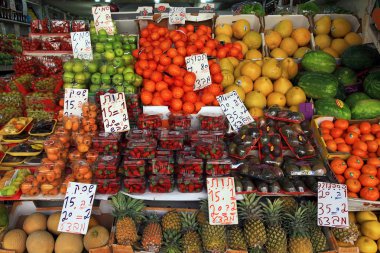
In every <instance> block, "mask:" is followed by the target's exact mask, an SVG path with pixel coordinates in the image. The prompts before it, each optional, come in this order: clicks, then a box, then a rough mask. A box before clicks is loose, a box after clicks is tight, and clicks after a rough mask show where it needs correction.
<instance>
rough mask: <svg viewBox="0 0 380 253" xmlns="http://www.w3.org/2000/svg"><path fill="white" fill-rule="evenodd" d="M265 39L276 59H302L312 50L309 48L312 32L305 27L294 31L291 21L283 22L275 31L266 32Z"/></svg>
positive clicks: (285, 20)
mask: <svg viewBox="0 0 380 253" xmlns="http://www.w3.org/2000/svg"><path fill="white" fill-rule="evenodd" d="M264 39H265V44H266V45H267V46H268V48H269V50H270V55H271V56H272V57H274V58H287V57H291V56H292V57H293V58H302V57H303V55H304V54H305V53H306V52H308V51H309V50H311V49H310V48H309V47H308V46H309V44H310V39H311V35H310V31H309V30H308V29H307V28H305V27H299V28H295V29H293V23H292V21H291V20H289V19H284V20H281V21H280V22H279V23H278V24H277V25H276V26H275V27H274V29H273V30H266V31H265V34H264Z"/></svg>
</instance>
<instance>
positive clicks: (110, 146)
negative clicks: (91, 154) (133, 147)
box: [92, 132, 121, 153]
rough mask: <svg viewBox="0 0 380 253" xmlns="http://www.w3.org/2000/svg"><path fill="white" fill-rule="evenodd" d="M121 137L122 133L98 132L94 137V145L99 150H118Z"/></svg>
mask: <svg viewBox="0 0 380 253" xmlns="http://www.w3.org/2000/svg"><path fill="white" fill-rule="evenodd" d="M120 138H121V134H120V133H104V132H103V133H98V134H97V135H96V136H95V137H94V138H93V139H92V147H93V149H94V150H96V151H99V152H102V153H103V152H118V151H119V146H118V142H119V140H120Z"/></svg>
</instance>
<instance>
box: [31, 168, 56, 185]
mask: <svg viewBox="0 0 380 253" xmlns="http://www.w3.org/2000/svg"><path fill="white" fill-rule="evenodd" d="M62 172H63V170H62V169H61V168H60V167H57V166H54V167H50V166H45V165H41V166H39V167H37V169H36V174H35V175H36V178H37V181H38V182H39V183H40V184H42V183H53V182H55V181H56V180H57V179H61V177H62Z"/></svg>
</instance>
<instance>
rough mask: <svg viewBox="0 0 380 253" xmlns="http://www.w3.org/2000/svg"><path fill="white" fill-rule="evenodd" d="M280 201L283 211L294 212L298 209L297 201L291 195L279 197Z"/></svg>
mask: <svg viewBox="0 0 380 253" xmlns="http://www.w3.org/2000/svg"><path fill="white" fill-rule="evenodd" d="M279 199H280V200H281V201H282V206H283V208H284V213H290V214H294V213H295V212H296V210H297V209H298V202H297V201H296V200H295V199H294V198H293V197H289V196H286V197H280V198H279Z"/></svg>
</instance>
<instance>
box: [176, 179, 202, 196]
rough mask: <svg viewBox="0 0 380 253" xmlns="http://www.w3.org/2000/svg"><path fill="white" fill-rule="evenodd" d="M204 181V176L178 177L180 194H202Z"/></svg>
mask: <svg viewBox="0 0 380 253" xmlns="http://www.w3.org/2000/svg"><path fill="white" fill-rule="evenodd" d="M203 185H204V179H203V177H202V175H196V176H195V175H192V176H181V175H178V177H177V189H178V191H179V192H183V193H186V192H201V191H202V190H203Z"/></svg>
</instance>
